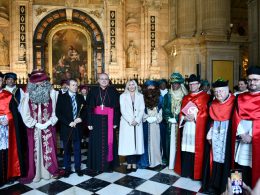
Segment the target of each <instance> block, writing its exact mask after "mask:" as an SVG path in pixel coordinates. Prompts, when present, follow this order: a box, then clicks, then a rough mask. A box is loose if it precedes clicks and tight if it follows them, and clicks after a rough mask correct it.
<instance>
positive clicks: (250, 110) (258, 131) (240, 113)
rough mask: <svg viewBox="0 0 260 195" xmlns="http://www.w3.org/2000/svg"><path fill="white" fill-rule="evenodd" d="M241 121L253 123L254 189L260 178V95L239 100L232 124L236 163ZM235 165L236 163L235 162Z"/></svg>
mask: <svg viewBox="0 0 260 195" xmlns="http://www.w3.org/2000/svg"><path fill="white" fill-rule="evenodd" d="M241 120H251V121H253V132H252V187H254V186H255V184H256V182H257V180H258V179H259V178H260V93H249V92H248V93H243V94H240V95H239V96H238V98H237V105H236V109H235V112H234V117H233V124H232V126H233V127H232V131H233V133H232V156H233V161H234V151H235V140H236V132H237V127H238V124H239V122H240V121H241ZM233 165H234V162H233Z"/></svg>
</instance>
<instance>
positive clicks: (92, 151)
mask: <svg viewBox="0 0 260 195" xmlns="http://www.w3.org/2000/svg"><path fill="white" fill-rule="evenodd" d="M98 83H99V86H98V87H94V88H92V89H91V90H90V92H89V97H88V102H87V110H88V118H87V122H88V128H89V130H90V132H89V146H88V165H87V167H88V168H89V169H91V170H95V171H108V172H111V171H113V167H115V166H117V165H118V155H117V142H116V131H115V129H116V128H117V127H118V125H119V119H120V118H119V116H120V110H119V94H118V92H117V91H116V89H115V88H114V87H110V86H109V77H108V75H107V74H106V73H101V74H99V75H98Z"/></svg>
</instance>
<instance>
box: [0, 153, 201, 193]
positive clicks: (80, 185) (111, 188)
mask: <svg viewBox="0 0 260 195" xmlns="http://www.w3.org/2000/svg"><path fill="white" fill-rule="evenodd" d="M82 154H83V158H82V159H83V161H82V167H81V168H82V169H83V173H84V176H82V177H79V176H78V175H77V174H76V173H73V174H71V175H70V177H69V178H60V179H50V180H41V181H40V182H38V183H31V184H27V185H23V184H20V183H18V182H15V183H14V184H12V185H5V186H3V187H2V188H0V194H3V195H4V194H6V195H12V194H15V195H18V194H26V195H46V194H62V195H72V194H75V195H81V194H82V195H88V194H101V195H110V194H111V195H115V194H116V195H126V194H131V195H146V194H156V195H157V194H163V195H167V194H180V195H182V194H185V195H195V194H201V193H198V192H199V190H200V188H201V184H200V182H198V181H193V180H190V179H187V178H181V177H179V176H178V175H176V174H175V173H174V172H173V171H172V170H169V169H168V168H167V167H164V168H160V167H159V168H156V169H154V170H151V169H137V171H136V172H131V173H127V170H126V166H125V165H121V166H120V167H118V168H117V169H116V170H115V171H114V172H112V173H106V172H105V173H96V172H93V171H91V170H88V169H87V168H86V164H85V163H86V158H87V156H86V151H85V150H83V151H82ZM72 161H73V158H72ZM59 165H60V166H62V158H60V157H59Z"/></svg>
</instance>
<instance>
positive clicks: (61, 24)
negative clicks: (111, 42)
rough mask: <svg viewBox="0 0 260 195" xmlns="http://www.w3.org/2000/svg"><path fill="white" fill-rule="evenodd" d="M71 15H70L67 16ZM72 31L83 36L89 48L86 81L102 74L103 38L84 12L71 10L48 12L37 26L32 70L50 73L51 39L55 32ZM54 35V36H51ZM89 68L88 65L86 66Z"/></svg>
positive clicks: (92, 20) (94, 23) (98, 28)
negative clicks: (88, 70) (39, 69)
mask: <svg viewBox="0 0 260 195" xmlns="http://www.w3.org/2000/svg"><path fill="white" fill-rule="evenodd" d="M68 13H71V15H67V14H68ZM59 28H60V30H62V29H65V28H66V29H74V30H77V31H79V32H81V33H83V34H84V36H85V37H86V39H87V40H88V41H89V43H88V46H89V45H90V46H91V56H89V54H88V58H89V57H90V58H91V60H90V62H91V65H90V66H91V73H88V77H89V78H88V79H90V78H95V79H96V76H97V73H100V72H103V71H104V69H105V67H104V36H103V33H102V31H101V29H100V27H99V25H98V24H97V23H96V21H95V20H94V19H93V18H91V17H90V16H89V15H88V14H86V13H85V12H82V11H80V10H76V9H73V10H71V11H69V12H68V10H66V9H59V10H55V11H53V12H50V13H49V14H48V15H46V16H45V17H44V18H43V19H42V20H41V21H40V22H39V24H38V25H37V27H36V29H35V32H34V37H33V62H34V68H42V69H45V70H48V71H51V70H50V68H52V65H50V64H49V62H50V57H49V55H51V54H50V52H51V51H52V48H50V43H51V39H52V38H53V35H54V34H55V32H58V31H56V30H58V29H59ZM53 33H54V34H53ZM88 67H89V64H88Z"/></svg>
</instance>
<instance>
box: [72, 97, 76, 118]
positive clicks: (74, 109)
mask: <svg viewBox="0 0 260 195" xmlns="http://www.w3.org/2000/svg"><path fill="white" fill-rule="evenodd" d="M71 100H72V113H73V119H75V118H76V117H77V102H76V95H73V96H71Z"/></svg>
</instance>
